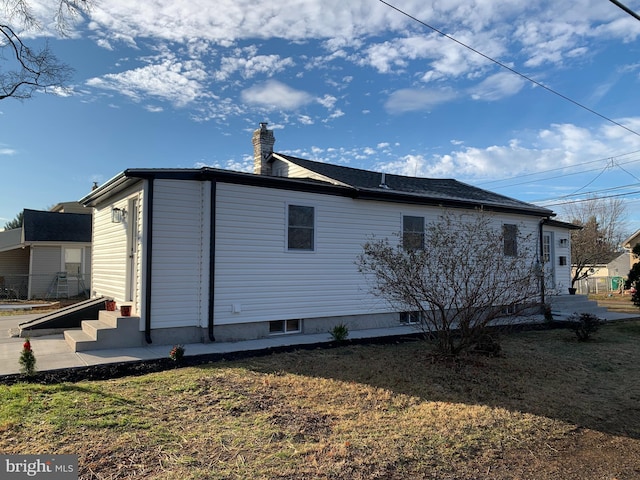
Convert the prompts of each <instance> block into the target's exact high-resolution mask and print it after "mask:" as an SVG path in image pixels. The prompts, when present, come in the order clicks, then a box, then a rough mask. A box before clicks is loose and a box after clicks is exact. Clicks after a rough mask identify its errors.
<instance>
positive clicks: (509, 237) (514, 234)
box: [502, 224, 518, 257]
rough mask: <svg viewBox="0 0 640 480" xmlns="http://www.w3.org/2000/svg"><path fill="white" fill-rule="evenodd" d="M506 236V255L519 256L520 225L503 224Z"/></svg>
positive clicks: (503, 231) (503, 234) (503, 232)
mask: <svg viewBox="0 0 640 480" xmlns="http://www.w3.org/2000/svg"><path fill="white" fill-rule="evenodd" d="M502 236H503V238H504V255H505V256H506V257H517V256H518V226H517V225H512V224H504V225H502Z"/></svg>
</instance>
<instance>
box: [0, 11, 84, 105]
mask: <svg viewBox="0 0 640 480" xmlns="http://www.w3.org/2000/svg"><path fill="white" fill-rule="evenodd" d="M0 5H1V6H2V11H4V13H5V15H4V17H5V18H6V19H7V21H5V22H3V23H2V24H0V61H2V63H1V64H0V67H2V68H0V100H4V99H6V98H10V97H11V98H16V99H27V98H31V96H32V95H33V93H34V92H35V91H42V92H50V91H52V89H54V88H57V87H64V86H65V85H66V84H67V82H68V81H69V80H70V79H71V74H72V72H73V70H72V68H71V67H69V66H68V65H66V64H65V63H63V62H61V61H60V60H59V59H58V58H57V57H56V56H55V54H54V53H53V52H52V51H51V49H50V48H49V45H48V44H45V46H44V47H43V48H41V49H39V50H33V49H32V48H30V47H29V46H28V45H26V44H25V42H24V41H23V39H22V38H21V35H23V33H24V32H26V31H29V30H31V31H32V30H34V29H40V28H41V26H40V24H39V22H38V19H37V18H36V16H35V15H34V14H33V11H32V9H31V6H30V5H29V2H28V1H27V0H2V1H1V3H0ZM88 6H89V2H88V0H59V4H58V9H57V13H56V14H55V16H54V21H55V25H56V28H57V29H58V32H59V33H60V34H61V35H66V34H67V33H68V32H69V29H70V26H71V20H72V18H74V17H76V16H78V15H80V14H81V13H82V12H84V11H86V9H87V8H88ZM5 54H6V55H5Z"/></svg>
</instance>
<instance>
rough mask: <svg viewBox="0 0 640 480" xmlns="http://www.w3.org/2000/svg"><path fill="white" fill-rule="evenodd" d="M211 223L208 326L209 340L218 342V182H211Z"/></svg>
mask: <svg viewBox="0 0 640 480" xmlns="http://www.w3.org/2000/svg"><path fill="white" fill-rule="evenodd" d="M209 216H210V218H209V221H210V222H211V225H210V227H209V232H210V235H209V242H210V244H211V245H210V247H209V311H208V315H209V318H208V326H209V340H210V341H212V342H215V341H216V337H215V336H214V335H213V307H214V301H215V282H216V182H215V180H213V181H211V205H210V212H209Z"/></svg>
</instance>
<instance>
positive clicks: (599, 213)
mask: <svg viewBox="0 0 640 480" xmlns="http://www.w3.org/2000/svg"><path fill="white" fill-rule="evenodd" d="M563 216H564V217H566V218H568V219H569V221H570V222H571V223H573V224H575V225H579V226H581V227H582V229H581V230H574V231H572V233H571V265H572V268H573V276H572V279H571V286H572V287H573V285H574V284H575V283H576V282H577V281H579V280H582V279H584V278H587V277H588V276H590V275H591V274H593V273H594V272H595V269H596V267H597V266H598V265H602V264H606V263H609V262H610V261H611V260H613V259H614V258H615V256H616V255H617V254H618V253H620V252H621V245H620V244H621V243H622V240H624V238H625V237H626V236H627V235H626V233H625V231H624V228H625V217H626V208H625V204H624V202H623V201H622V200H620V199H619V198H610V199H603V198H598V197H592V198H589V199H588V200H586V201H584V202H581V203H576V204H571V205H570V206H568V207H566V208H565V210H564V212H563Z"/></svg>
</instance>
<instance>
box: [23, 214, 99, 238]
mask: <svg viewBox="0 0 640 480" xmlns="http://www.w3.org/2000/svg"><path fill="white" fill-rule="evenodd" d="M22 228H23V231H24V241H25V242H84V243H89V242H91V215H88V214H84V213H57V212H46V211H41V210H27V209H25V210H24V217H23V220H22Z"/></svg>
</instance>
